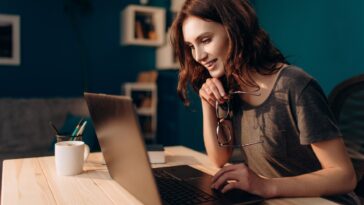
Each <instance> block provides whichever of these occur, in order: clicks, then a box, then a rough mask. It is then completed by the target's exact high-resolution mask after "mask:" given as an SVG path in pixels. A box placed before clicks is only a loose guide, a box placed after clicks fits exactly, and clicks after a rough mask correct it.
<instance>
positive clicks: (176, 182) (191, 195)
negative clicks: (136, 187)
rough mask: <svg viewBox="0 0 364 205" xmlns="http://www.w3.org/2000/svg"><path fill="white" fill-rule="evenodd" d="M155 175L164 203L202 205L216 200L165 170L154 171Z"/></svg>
mask: <svg viewBox="0 0 364 205" xmlns="http://www.w3.org/2000/svg"><path fill="white" fill-rule="evenodd" d="M153 174H154V177H155V179H156V181H157V186H158V189H159V192H160V194H161V197H162V199H163V201H166V202H167V203H169V204H173V205H179V204H186V205H187V204H200V203H204V202H208V201H214V200H216V198H215V197H213V196H211V195H209V194H207V193H205V192H203V191H202V190H199V189H196V188H195V187H193V186H191V185H189V184H188V183H186V182H184V181H182V180H180V179H178V178H176V177H174V176H173V175H171V174H170V173H168V172H167V171H165V170H161V169H153Z"/></svg>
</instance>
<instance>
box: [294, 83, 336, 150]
mask: <svg viewBox="0 0 364 205" xmlns="http://www.w3.org/2000/svg"><path fill="white" fill-rule="evenodd" d="M296 111H297V125H298V129H299V132H300V142H301V144H311V143H315V142H319V141H323V140H328V139H333V138H337V137H340V136H342V134H341V132H340V129H339V127H338V125H337V122H336V120H335V117H334V115H333V113H332V111H331V110H330V107H329V105H328V101H327V98H326V96H325V94H324V92H323V91H322V89H321V87H320V85H319V84H318V83H317V81H316V80H314V79H312V80H311V81H310V82H309V83H308V84H307V85H306V87H305V88H304V89H303V90H302V92H300V95H299V96H298V98H297V101H296Z"/></svg>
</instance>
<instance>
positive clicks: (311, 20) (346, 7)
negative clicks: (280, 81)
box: [253, 0, 364, 94]
mask: <svg viewBox="0 0 364 205" xmlns="http://www.w3.org/2000/svg"><path fill="white" fill-rule="evenodd" d="M253 3H254V6H255V8H256V11H257V14H258V17H259V20H260V23H261V25H262V26H263V27H264V28H265V30H266V31H267V32H268V33H269V34H270V37H271V38H272V40H273V41H274V43H275V44H276V45H277V46H278V48H280V49H281V51H282V52H283V53H284V54H285V56H287V57H288V60H289V61H290V62H291V63H292V64H296V65H298V66H301V67H302V68H303V69H304V70H306V71H307V72H308V73H310V74H311V75H312V76H314V77H315V78H316V79H317V80H319V82H320V84H321V86H322V87H323V88H324V90H325V92H326V93H327V94H328V93H329V92H330V91H331V90H332V89H333V87H334V86H335V85H336V84H338V83H340V82H341V81H343V80H345V79H347V78H349V77H351V76H354V75H357V74H360V73H364V60H363V59H364V52H363V51H364V14H363V11H364V1H362V0H351V1H341V0H320V1H316V0H305V1H292V0H254V1H253Z"/></svg>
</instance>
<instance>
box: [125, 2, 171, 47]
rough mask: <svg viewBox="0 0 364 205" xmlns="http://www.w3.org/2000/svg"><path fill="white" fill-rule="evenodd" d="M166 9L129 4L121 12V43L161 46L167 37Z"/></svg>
mask: <svg viewBox="0 0 364 205" xmlns="http://www.w3.org/2000/svg"><path fill="white" fill-rule="evenodd" d="M165 13H166V12H165V9H163V8H157V7H150V6H137V5H129V6H127V7H126V8H125V9H124V10H123V11H122V12H121V23H122V25H121V44H122V45H142V46H160V45H162V44H163V43H164V39H165V21H166V20H165V19H166V17H165V15H166V14H165Z"/></svg>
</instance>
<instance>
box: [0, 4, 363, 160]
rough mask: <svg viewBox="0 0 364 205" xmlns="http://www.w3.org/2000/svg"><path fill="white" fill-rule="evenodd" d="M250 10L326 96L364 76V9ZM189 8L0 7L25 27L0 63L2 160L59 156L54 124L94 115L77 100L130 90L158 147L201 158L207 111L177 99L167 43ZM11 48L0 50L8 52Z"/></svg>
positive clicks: (352, 6)
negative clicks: (47, 151)
mask: <svg viewBox="0 0 364 205" xmlns="http://www.w3.org/2000/svg"><path fill="white" fill-rule="evenodd" d="M251 2H252V4H253V5H254V7H255V9H256V11H257V14H258V17H259V19H260V23H261V25H262V26H263V28H265V30H266V31H267V32H268V33H269V34H270V37H271V39H272V40H273V42H274V43H275V44H276V46H277V47H278V48H279V49H280V50H281V51H282V52H283V53H284V55H285V56H287V58H288V60H289V61H290V63H292V64H296V65H298V66H300V67H302V68H303V69H304V70H305V71H307V72H308V73H310V74H311V75H312V76H313V77H315V78H316V79H317V80H318V81H319V82H320V84H321V86H322V87H323V89H324V91H325V92H326V94H329V93H330V92H331V90H332V89H333V88H334V87H335V86H336V85H337V84H339V83H340V82H342V81H343V80H345V79H347V78H350V77H352V76H355V75H358V74H361V73H363V71H364V61H363V60H362V59H363V50H364V18H363V14H362V11H363V10H364V1H362V0H352V1H340V0H322V1H314V0H307V1H290V0H274V1H272V0H252V1H251ZM181 3H183V0H175V1H171V0H149V1H139V0H107V1H105V0H59V1H49V0H37V1H34V0H0V14H3V15H13V16H18V18H19V27H20V29H19V59H17V60H18V61H17V62H15V63H10V64H7V63H2V64H1V63H0V109H1V110H0V113H3V114H0V118H1V119H0V120H1V123H0V135H1V136H0V141H1V142H2V145H0V155H1V153H3V154H4V153H5V152H6V153H9V152H18V153H20V152H21V150H23V151H22V153H23V154H22V155H23V156H24V155H26V154H27V153H29V152H33V151H34V150H35V149H38V150H39V149H44V146H46V145H47V146H48V144H49V147H51V143H52V142H53V138H52V135H53V133H52V130H51V129H50V128H49V127H48V121H49V120H52V121H54V124H55V125H56V126H57V127H58V128H59V129H63V130H65V129H66V128H65V126H66V124H67V123H68V122H67V120H68V121H69V118H70V115H71V114H73V115H74V116H79V115H83V114H85V115H87V108H86V110H84V109H85V107H84V105H81V107H82V108H80V109H79V108H73V107H72V106H74V103H75V102H74V101H72V102H71V103H70V102H69V100H75V99H76V100H79V99H81V101H82V95H83V92H84V91H88V92H102V93H108V94H116V95H121V94H122V93H124V94H125V88H126V87H128V88H127V89H128V91H127V92H129V94H130V95H131V96H132V97H133V98H134V100H136V101H137V100H139V101H138V102H137V104H138V106H139V107H140V106H141V107H142V108H143V106H144V105H145V106H146V107H149V108H151V109H150V110H149V111H148V110H146V111H145V110H144V114H143V110H141V111H140V112H139V114H140V116H141V119H140V120H141V121H143V119H142V118H143V116H144V117H145V116H146V117H148V116H149V117H151V119H147V120H146V121H147V122H146V124H147V125H145V127H144V128H145V129H147V130H148V129H149V130H150V131H151V132H152V133H151V134H152V136H151V138H148V139H149V140H150V141H152V142H157V143H161V144H164V145H174V144H182V145H185V146H188V147H191V148H194V149H197V150H201V151H203V150H204V147H203V142H202V119H201V108H200V102H199V99H198V96H196V94H194V93H193V92H190V97H191V98H192V105H191V107H190V108H185V107H184V106H183V105H182V103H181V102H180V100H179V99H178V97H177V94H176V85H177V78H178V66H176V62H175V59H174V58H173V54H172V50H171V49H170V48H168V46H169V45H168V43H166V42H167V41H168V38H166V37H165V36H167V32H168V27H169V26H170V25H171V22H172V20H173V17H174V15H175V13H176V12H178V9H179V6H180V4H181ZM130 5H136V6H141V7H130ZM149 8H159V10H158V9H157V10H152V11H151V10H148V9H149ZM160 14H161V15H162V16H163V15H164V17H160V16H159V15H160ZM0 25H1V18H0ZM3 25H4V24H3ZM130 29H131V31H130ZM160 30H162V33H160ZM4 35H5V36H6V32H5V34H4V33H3V36H4ZM164 35H165V36H164ZM163 36H164V37H163ZM3 42H4V41H3ZM4 45H5V44H4V43H3V44H0V47H1V46H3V50H4ZM0 49H1V48H0ZM13 49H15V48H13ZM5 50H6V49H5ZM5 57H9V56H5ZM148 71H149V72H148ZM145 72H147V73H145ZM130 82H131V85H130V84H129V86H126V87H125V85H126V84H125V83H130ZM142 84H143V85H144V86H146V87H143V86H142ZM148 84H152V85H155V87H154V86H148ZM133 91H135V93H134V94H133V93H132V92H133ZM154 94H155V95H154ZM153 96H154V97H153ZM154 98H156V99H154ZM51 100H66V102H64V101H62V102H61V104H57V106H58V107H57V108H56V105H55V104H56V103H59V102H58V101H57V102H55V101H52V102H50V101H51ZM143 100H146V101H145V102H142V101H143ZM42 103H43V104H42ZM52 103H53V104H52ZM62 103H64V106H63V104H62ZM72 103H73V104H72ZM78 103H81V104H82V102H76V104H77V106H80V105H78ZM71 104H72V105H71ZM69 106H71V107H69ZM77 106H76V107H77ZM55 108H56V109H57V116H56V117H54V116H53V115H50V114H45V113H47V112H48V113H49V112H56V111H55V110H54V109H55ZM80 110H81V111H80ZM70 113H71V114H70ZM39 115H43V116H44V117H43V118H42V119H39ZM73 121H75V120H74V119H73ZM75 122H77V120H76V121H75ZM35 123H38V124H37V125H34V124H35ZM148 123H149V124H148ZM14 124H16V125H14ZM39 124H42V125H39ZM148 126H149V127H148ZM142 127H143V125H142ZM40 129H47V131H46V132H42V131H40ZM20 130H22V131H20ZM29 130H33V131H32V133H29V132H28V131H29ZM90 132H92V130H91V131H90ZM31 135H38V136H31ZM10 138H11V139H10ZM14 138H17V139H18V140H15V139H14ZM32 138H34V140H33V139H32ZM35 139H38V140H40V141H42V143H40V145H39V147H37V146H33V147H30V148H24V149H21V148H19V146H20V145H19V144H22V146H23V145H24V144H32V143H33V142H34V141H36V140H35ZM148 139H147V140H148ZM22 146H21V147H22ZM40 147H43V148H40ZM95 149H97V147H96V148H95ZM5 155H6V154H4V156H5ZM13 156H14V155H10V156H9V157H13Z"/></svg>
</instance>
